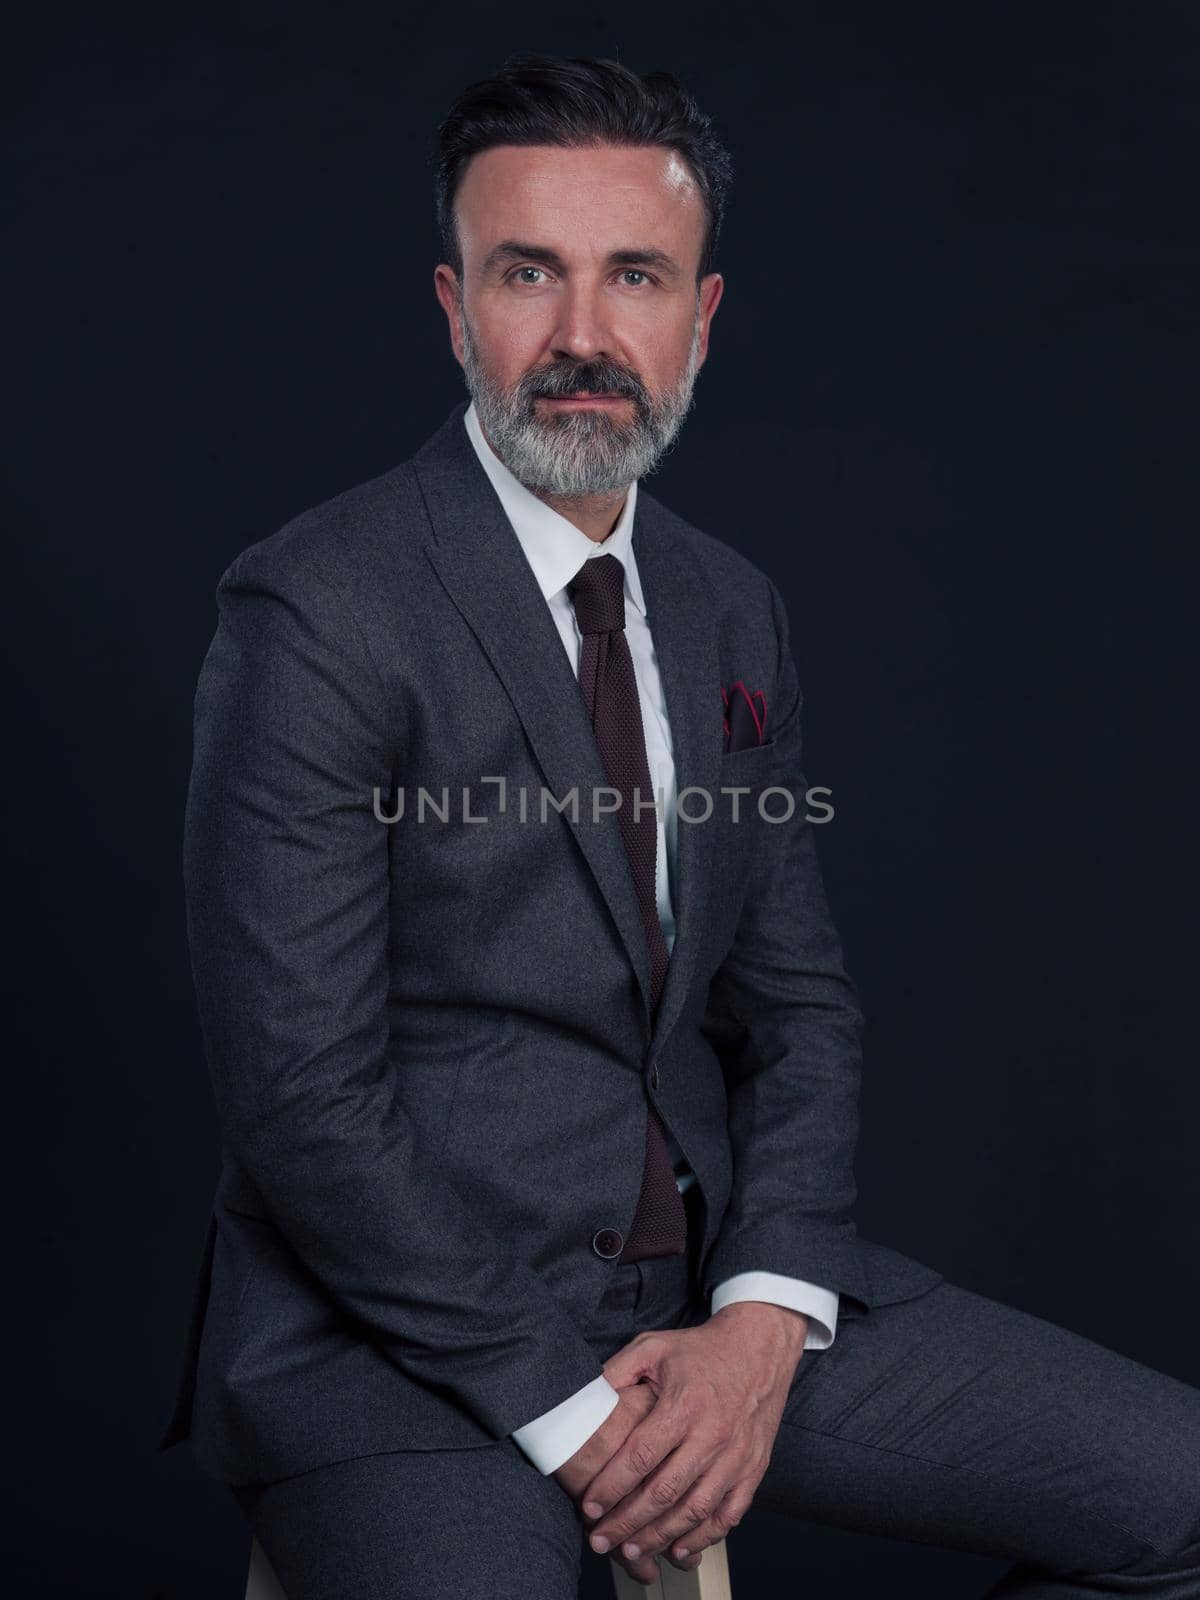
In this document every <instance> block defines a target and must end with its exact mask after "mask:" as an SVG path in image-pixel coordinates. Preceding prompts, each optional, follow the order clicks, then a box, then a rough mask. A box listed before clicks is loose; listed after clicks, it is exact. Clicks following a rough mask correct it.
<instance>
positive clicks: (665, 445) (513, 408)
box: [462, 316, 700, 499]
mask: <svg viewBox="0 0 1200 1600" xmlns="http://www.w3.org/2000/svg"><path fill="white" fill-rule="evenodd" d="M462 330H463V374H464V376H465V378H466V383H467V390H468V392H469V393H470V396H471V399H472V400H473V401H474V402H475V410H476V412H477V414H478V416H479V420H480V422H481V423H482V425H483V430H484V432H485V433H486V434H487V436H488V441H489V443H490V444H491V446H492V448H493V449H494V450H495V452H496V454H497V455H498V456H499V457H500V459H501V461H503V462H504V465H505V466H506V467H507V468H508V470H509V471H510V472H511V473H512V475H513V477H514V478H516V479H517V480H518V482H520V483H523V484H524V485H525V487H526V488H527V489H530V490H535V491H536V490H541V491H542V493H544V494H551V495H556V496H558V497H559V498H561V499H576V498H580V497H582V496H584V495H595V494H611V493H612V492H613V491H614V490H617V489H625V488H628V486H629V485H630V484H631V483H633V482H634V481H635V480H636V479H638V478H644V477H646V476H647V475H648V474H649V473H651V472H654V471H655V470H656V468H657V467H658V466H659V465H660V464H661V463H662V461H663V459H664V458H665V456H666V455H667V453H668V451H669V450H670V449H671V448H672V446H673V445H674V443H675V440H676V437H677V436H678V433H679V430H680V428H681V427H682V426H683V419H684V418H685V417H686V416H687V414H688V412H689V411H690V410H691V407H692V401H693V396H694V390H695V383H696V372H697V359H698V355H699V349H700V319H699V317H697V319H696V325H695V328H694V330H693V333H692V348H691V351H690V353H689V355H688V362H687V367H686V368H685V370H684V372H683V375H682V377H681V378H680V379H679V381H678V382H677V383H676V384H675V385H674V386H673V387H672V388H671V389H670V390H669V391H668V392H667V394H666V395H665V396H664V397H663V398H662V399H661V400H658V401H651V400H646V399H644V400H642V401H638V400H634V401H633V406H634V418H633V421H632V422H628V423H627V422H614V420H613V419H612V418H611V417H610V416H609V415H608V414H607V413H606V412H604V411H599V410H597V411H574V412H571V413H569V414H567V415H564V416H562V417H560V418H558V419H557V420H556V421H554V422H549V423H548V422H543V421H542V420H541V419H540V418H539V417H537V416H536V415H532V414H531V410H530V407H531V404H532V402H531V401H530V400H529V399H528V398H527V397H525V396H524V395H521V394H519V393H518V394H517V395H516V396H514V395H512V394H510V393H508V392H506V391H505V390H503V389H499V388H497V387H496V386H495V385H494V384H492V383H491V382H490V381H489V379H488V378H487V376H486V374H485V373H484V371H483V369H482V367H481V366H480V364H479V362H478V360H477V358H476V355H475V347H474V344H473V342H472V340H471V335H470V331H469V329H468V327H467V319H466V317H465V316H464V317H463V319H462Z"/></svg>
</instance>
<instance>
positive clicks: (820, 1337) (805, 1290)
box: [709, 1272, 838, 1350]
mask: <svg viewBox="0 0 1200 1600" xmlns="http://www.w3.org/2000/svg"><path fill="white" fill-rule="evenodd" d="M739 1300H765V1301H766V1303H767V1304H768V1305H773V1306H786V1307H787V1308H788V1310H789V1311H799V1312H800V1313H801V1314H802V1315H803V1316H805V1317H807V1318H808V1336H807V1338H806V1339H805V1341H804V1348H805V1349H806V1350H828V1349H829V1346H830V1345H831V1344H832V1343H833V1341H834V1339H835V1338H836V1337H837V1318H838V1296H837V1295H836V1294H834V1293H833V1291H832V1290H831V1289H822V1288H821V1287H820V1286H819V1285H818V1284H815V1283H806V1282H805V1280H804V1279H803V1278H786V1277H784V1276H782V1275H781V1274H780V1273H778V1272H739V1273H738V1274H737V1276H736V1277H734V1278H726V1279H725V1280H724V1282H723V1283H719V1284H718V1285H717V1286H716V1288H715V1289H714V1290H713V1292H712V1303H711V1305H710V1307H709V1309H710V1311H712V1312H717V1311H720V1309H721V1307H722V1306H730V1305H734V1304H735V1303H736V1302H737V1301H739Z"/></svg>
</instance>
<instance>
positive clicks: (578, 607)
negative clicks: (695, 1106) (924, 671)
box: [567, 555, 687, 1262]
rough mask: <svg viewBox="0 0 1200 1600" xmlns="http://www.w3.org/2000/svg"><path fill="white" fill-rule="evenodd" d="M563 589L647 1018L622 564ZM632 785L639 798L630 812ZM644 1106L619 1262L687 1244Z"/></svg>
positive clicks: (644, 847) (651, 826)
mask: <svg viewBox="0 0 1200 1600" xmlns="http://www.w3.org/2000/svg"><path fill="white" fill-rule="evenodd" d="M567 593H568V594H569V595H570V597H571V601H572V603H573V605H574V607H575V616H576V619H577V620H578V622H579V631H580V633H582V635H583V652H582V657H581V660H580V664H579V686H580V688H581V689H582V691H583V699H584V704H585V705H586V706H587V712H588V716H589V717H590V718H591V721H592V729H593V731H594V732H595V735H596V743H597V744H598V745H599V747H600V758H601V760H602V761H603V763H604V771H605V773H606V775H607V777H608V781H609V784H610V785H611V786H612V788H614V789H616V790H618V791H619V793H620V795H621V805H620V808H619V810H618V811H617V821H618V823H619V824H620V828H621V836H622V838H623V839H624V841H625V850H626V853H627V854H628V856H629V864H630V866H631V867H632V869H633V882H634V887H635V889H636V890H637V898H638V906H639V908H640V910H641V913H642V928H643V930H644V932H645V935H646V944H647V947H648V948H649V952H650V981H651V1001H650V1005H651V1016H652V1017H653V1015H654V1012H655V1010H656V1009H657V1007H658V1000H659V996H660V995H661V994H662V987H663V980H664V979H665V977H666V975H667V962H668V959H669V952H668V950H667V941H666V940H665V938H664V937H663V931H662V924H661V923H660V922H659V920H658V899H657V894H656V889H655V861H656V857H657V853H658V822H657V818H656V814H655V810H654V791H653V790H652V788H651V787H650V767H649V764H648V762H647V760H646V738H645V733H644V730H643V728H642V710H641V705H640V704H639V701H638V689H637V679H636V677H635V676H634V671H633V657H632V656H631V655H630V653H629V641H628V640H627V639H626V637H625V569H624V567H623V566H622V565H621V563H620V561H618V559H617V558H616V556H612V555H604V556H591V557H589V559H588V560H587V561H585V562H584V564H583V566H582V567H581V568H580V569H579V571H578V573H577V574H576V575H575V577H574V578H573V579H572V580H571V582H570V583H569V584H568V585H567ZM635 789H637V791H638V798H639V802H640V815H639V816H638V817H637V818H636V819H635V816H634V798H635V797H634V790H635ZM647 1111H648V1115H647V1118H646V1162H645V1166H644V1168H643V1170H642V1192H641V1195H640V1196H639V1198H638V1203H637V1210H636V1212H635V1213H634V1218H633V1223H632V1225H631V1227H630V1230H629V1237H628V1238H627V1239H626V1240H625V1245H624V1248H623V1249H622V1251H621V1253H620V1255H619V1256H618V1257H617V1258H616V1259H617V1260H618V1261H619V1262H629V1261H644V1260H646V1259H647V1257H649V1256H677V1255H682V1254H683V1253H684V1252H685V1251H686V1249H687V1213H686V1212H685V1210H684V1206H683V1198H682V1196H681V1195H680V1193H679V1188H678V1185H677V1184H676V1182H675V1173H674V1171H673V1170H672V1167H671V1157H670V1154H669V1152H668V1150H667V1138H666V1133H665V1130H664V1129H663V1125H662V1122H661V1120H660V1118H659V1115H658V1112H657V1111H656V1110H655V1109H654V1107H653V1105H650V1106H648V1107H647Z"/></svg>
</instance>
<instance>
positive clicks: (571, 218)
mask: <svg viewBox="0 0 1200 1600" xmlns="http://www.w3.org/2000/svg"><path fill="white" fill-rule="evenodd" d="M455 212H456V215H457V218H458V231H459V237H460V239H461V241H462V247H463V252H464V255H467V256H469V257H473V256H475V255H477V254H480V253H482V252H483V251H485V250H486V249H488V248H489V246H490V245H492V244H494V243H495V242H496V241H497V240H499V239H503V238H509V237H516V238H522V239H524V238H529V239H536V240H537V242H538V243H540V244H545V245H549V246H552V247H553V248H555V249H557V250H559V251H560V252H561V253H562V254H563V255H565V256H570V255H571V254H588V255H590V254H593V253H598V252H603V251H606V250H608V249H610V248H611V249H623V248H625V247H626V246H628V245H630V244H633V243H638V244H642V245H655V246H658V247H659V248H662V249H670V248H672V247H673V248H674V249H675V250H676V251H677V252H679V253H680V254H681V256H682V257H683V259H687V252H688V250H689V249H691V250H693V251H697V252H698V250H699V246H700V239H701V236H702V233H703V229H704V223H705V212H704V201H703V197H702V196H701V193H700V190H699V188H698V186H697V184H696V180H695V179H694V178H693V177H692V175H691V173H690V172H689V171H688V168H687V164H686V163H685V162H684V160H683V158H682V157H681V156H680V155H679V154H678V152H677V151H675V150H666V149H663V148H662V147H661V146H657V145H655V146H645V147H637V148H627V147H625V146H616V145H600V146H588V147H586V148H584V149H579V150H575V149H569V150H564V149H560V148H559V147H558V146H557V145H531V146H523V145H497V146H495V147H494V148H492V149H490V150H484V151H482V152H481V153H480V154H479V155H477V156H472V158H471V160H470V161H469V162H468V164H467V168H466V171H465V172H464V174H463V177H462V180H461V182H460V183H459V187H458V193H457V195H456V198H455Z"/></svg>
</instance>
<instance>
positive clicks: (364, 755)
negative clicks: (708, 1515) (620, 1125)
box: [183, 545, 600, 1439]
mask: <svg viewBox="0 0 1200 1600" xmlns="http://www.w3.org/2000/svg"><path fill="white" fill-rule="evenodd" d="M217 604H218V623H217V630H216V634H215V636H214V638H213V640H212V643H211V645H210V647H209V650H208V654H207V655H206V657H205V660H204V664H203V666H202V668H201V672H200V679H199V683H198V686H197V691H196V704H195V741H194V752H193V764H192V772H191V779H190V784H189V789H188V799H187V811H186V819H185V829H184V862H183V865H184V888H185V899H186V908H187V926H188V940H189V947H190V952H191V959H192V972H193V978H194V982H195V989H196V995H197V1004H198V1011H199V1016H200V1024H201V1033H202V1037H203V1041H204V1047H205V1054H206V1057H207V1060H208V1065H209V1071H210V1074H211V1077H212V1082H213V1088H214V1094H215V1098H216V1102H217V1110H218V1115H219V1118H220V1122H221V1126H222V1132H223V1135H224V1140H225V1144H226V1148H227V1149H228V1151H229V1153H230V1155H231V1157H232V1158H233V1159H234V1160H235V1161H237V1162H238V1163H239V1165H240V1166H241V1168H242V1169H243V1170H244V1172H245V1173H246V1174H247V1175H248V1176H249V1177H250V1179H251V1181H252V1182H253V1183H254V1184H255V1185H256V1187H257V1189H258V1191H259V1194H260V1195H261V1197H262V1200H263V1204H264V1206H265V1208H266V1210H267V1212H268V1214H269V1215H270V1217H271V1219H272V1221H273V1222H274V1223H275V1225H276V1226H277V1227H278V1229H279V1230H280V1232H281V1234H282V1235H283V1236H284V1238H285V1239H286V1240H287V1242H288V1243H289V1245H290V1246H291V1248H292V1249H293V1250H294V1251H295V1253H296V1255H297V1256H298V1257H299V1258H300V1259H301V1261H303V1263H304V1264H305V1265H306V1266H307V1267H308V1268H309V1269H310V1270H311V1272H312V1273H313V1275H314V1276H315V1277H316V1279H317V1280H318V1281H319V1282H320V1284H321V1285H322V1286H323V1287H324V1289H325V1290H326V1292H327V1293H328V1294H329V1295H330V1297H331V1298H332V1299H333V1300H334V1302H335V1303H336V1304H337V1305H338V1306H339V1307H340V1308H341V1309H342V1310H343V1311H344V1312H345V1313H346V1314H347V1315H348V1316H349V1317H351V1318H353V1319H354V1320H355V1323H356V1325H357V1326H358V1327H359V1328H360V1329H361V1330H362V1331H363V1334H364V1336H365V1337H367V1338H369V1339H371V1340H372V1341H373V1342H374V1343H375V1344H376V1345H377V1347H378V1348H379V1349H380V1350H381V1351H382V1352H383V1354H384V1355H385V1356H386V1357H387V1358H388V1359H389V1360H391V1361H392V1362H393V1363H394V1364H395V1366H396V1367H397V1369H398V1372H400V1373H403V1374H404V1375H405V1376H406V1377H407V1378H409V1379H411V1380H413V1381H415V1382H416V1383H419V1384H422V1385H426V1386H430V1387H436V1388H438V1389H439V1390H440V1391H442V1392H443V1393H448V1394H449V1395H450V1396H451V1397H452V1398H454V1399H455V1400H456V1401H457V1402H458V1403H459V1404H460V1405H461V1406H462V1407H463V1408H464V1409H465V1410H466V1411H467V1412H468V1413H469V1414H470V1415H472V1416H473V1417H474V1418H475V1419H476V1420H477V1421H478V1422H479V1423H480V1425H481V1426H482V1427H483V1428H484V1429H486V1430H487V1431H488V1432H489V1433H491V1434H492V1435H493V1436H494V1437H495V1438H498V1439H499V1438H506V1437H507V1436H508V1435H509V1434H510V1433H511V1432H512V1430H513V1428H514V1427H516V1426H517V1425H518V1424H520V1423H521V1422H522V1421H523V1419H525V1418H528V1417H530V1416H533V1415H537V1414H539V1413H541V1412H543V1411H545V1410H547V1409H548V1408H549V1407H551V1406H553V1405H554V1404H556V1403H557V1402H559V1401H561V1400H562V1399H563V1398H564V1397H565V1396H568V1395H570V1394H572V1393H574V1391H575V1390H577V1389H579V1388H580V1387H581V1386H582V1385H583V1384H585V1383H589V1382H591V1381H592V1380H593V1379H595V1377H596V1376H597V1373H598V1372H599V1370H600V1366H599V1363H598V1362H597V1361H596V1359H595V1357H594V1355H593V1353H592V1351H591V1348H590V1346H589V1345H588V1344H587V1342H586V1340H585V1339H584V1337H583V1335H582V1333H581V1331H580V1330H579V1329H578V1328H577V1327H576V1326H575V1324H574V1323H573V1321H572V1320H571V1318H570V1317H569V1315H568V1313H567V1311H566V1308H565V1307H564V1306H563V1305H562V1304H561V1302H559V1301H558V1300H557V1299H556V1298H555V1297H554V1295H553V1294H552V1292H551V1291H550V1289H549V1286H548V1285H547V1284H546V1282H545V1280H544V1279H543V1278H542V1277H541V1276H540V1275H539V1274H538V1273H536V1271H535V1270H534V1269H533V1268H532V1267H531V1266H529V1264H528V1263H526V1262H524V1261H522V1260H520V1259H519V1258H518V1257H516V1256H515V1255H514V1254H513V1253H512V1252H511V1251H510V1250H509V1248H508V1247H507V1246H506V1243H505V1239H504V1233H503V1228H502V1226H498V1225H497V1219H495V1218H493V1217H490V1216H488V1215H487V1214H486V1212H485V1211H484V1210H482V1209H480V1208H477V1207H475V1206H473V1205H472V1203H471V1200H470V1197H469V1196H468V1195H467V1194H466V1193H464V1192H463V1191H462V1190H460V1189H456V1188H455V1187H454V1186H453V1185H452V1184H451V1183H450V1182H449V1181H448V1180H447V1179H446V1177H445V1176H444V1174H443V1173H442V1172H441V1170H440V1169H439V1168H438V1166H437V1163H436V1161H434V1160H433V1159H432V1158H431V1156H430V1154H429V1153H428V1152H427V1151H426V1150H425V1148H424V1146H423V1145H422V1144H418V1142H417V1141H416V1140H415V1138H414V1130H413V1127H412V1125H411V1123H410V1120H409V1118H408V1117H407V1116H406V1113H405V1105H404V1098H403V1095H402V1093H401V1088H402V1085H403V1081H404V1077H403V1075H404V1072H405V1061H404V1059H403V1057H397V1056H396V1055H395V1054H394V1053H392V1052H391V1051H389V1020H388V1008H389V990H390V981H389V980H390V968H389V953H388V933H389V918H390V916H391V914H392V907H391V895H390V889H391V885H390V879H389V844H388V831H389V830H388V828H387V827H386V826H385V825H384V824H383V823H382V822H381V821H380V820H378V818H377V816H376V808H375V792H374V791H375V788H376V787H379V788H380V789H381V790H382V791H383V794H384V796H385V797H386V795H387V793H388V791H389V790H390V788H391V786H392V785H393V784H394V783H396V782H399V781H403V780H402V777H400V776H399V774H400V773H401V772H402V770H403V751H402V750H395V749H392V748H391V743H392V742H393V740H394V738H395V737H396V736H395V735H390V734H389V720H388V717H387V716H386V714H385V706H386V697H385V691H384V687H383V682H382V680H381V677H380V675H379V672H378V670H377V667H376V664H375V662H374V661H373V659H372V657H371V655H370V652H369V650H368V649H367V647H366V643H365V641H364V638H363V636H362V633H361V631H360V629H359V627H358V623H357V620H356V617H355V615H354V612H353V610H352V608H351V607H350V606H349V605H348V603H347V600H346V598H345V596H344V594H343V592H342V591H341V589H340V588H338V587H336V586H335V585H333V584H332V583H330V582H328V581H327V580H326V579H325V578H324V577H323V576H322V575H320V574H318V573H316V572H315V571H307V570H305V569H304V568H303V567H302V566H301V565H300V564H299V563H297V562H296V561H295V560H294V559H293V558H290V557H289V555H288V552H287V551H286V550H284V551H280V550H274V551H271V550H268V551H267V552H266V553H265V554H264V553H263V547H262V546H261V545H260V546H252V547H251V548H250V549H249V550H248V551H246V552H244V553H243V555H242V556H241V557H240V558H239V559H238V560H237V561H235V562H234V564H233V565H232V566H231V567H230V568H229V569H228V571H227V572H226V573H225V574H224V576H223V577H222V579H221V582H220V583H219V585H218V587H217ZM411 914H413V915H419V908H415V907H414V908H412V913H411Z"/></svg>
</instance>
